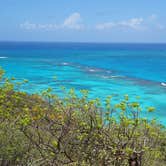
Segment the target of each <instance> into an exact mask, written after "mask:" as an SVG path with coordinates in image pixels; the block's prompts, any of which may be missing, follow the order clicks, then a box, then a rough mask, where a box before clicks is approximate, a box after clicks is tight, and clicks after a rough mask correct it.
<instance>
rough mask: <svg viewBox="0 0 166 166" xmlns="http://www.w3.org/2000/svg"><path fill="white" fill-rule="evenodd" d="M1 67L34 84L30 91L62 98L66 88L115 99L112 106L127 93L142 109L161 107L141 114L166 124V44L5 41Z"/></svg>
mask: <svg viewBox="0 0 166 166" xmlns="http://www.w3.org/2000/svg"><path fill="white" fill-rule="evenodd" d="M0 66H1V67H2V68H3V69H4V70H5V71H6V76H8V77H15V78H16V79H17V80H18V81H22V80H24V79H27V80H29V82H28V83H27V84H26V85H24V86H23V87H22V90H24V91H26V92H28V93H39V92H41V91H42V90H44V89H46V88H47V87H52V88H53V90H54V92H55V93H58V94H59V95H61V93H62V91H61V88H60V87H61V86H64V87H66V89H70V88H75V90H76V92H78V94H79V90H81V89H87V90H89V97H90V98H96V97H97V98H100V99H101V100H103V99H104V98H105V97H106V96H108V95H112V96H113V103H118V102H119V101H120V100H121V99H122V98H123V96H124V95H126V94H128V95H129V98H130V99H131V101H137V100H139V102H140V103H141V104H142V107H143V110H145V109H146V108H147V107H148V106H154V107H155V108H156V111H155V112H154V113H151V114H150V115H149V114H147V113H145V111H143V114H142V116H146V117H148V118H156V119H157V120H158V121H159V122H161V123H163V124H166V84H165V83H166V44H129V43H128V44H123V43H49V42H0ZM55 76H56V79H55ZM138 96H139V98H140V99H138Z"/></svg>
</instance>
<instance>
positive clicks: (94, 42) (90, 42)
mask: <svg viewBox="0 0 166 166" xmlns="http://www.w3.org/2000/svg"><path fill="white" fill-rule="evenodd" d="M2 42H6V43H7V42H9V43H10V42H15V43H21V42H22V43H80V44H81V43H82V44H86V43H87V44H166V42H111V41H110V42H107V41H101V42H100V41H47V40H46V41H43V40H42V41H38V40H32V41H31V40H0V43H2Z"/></svg>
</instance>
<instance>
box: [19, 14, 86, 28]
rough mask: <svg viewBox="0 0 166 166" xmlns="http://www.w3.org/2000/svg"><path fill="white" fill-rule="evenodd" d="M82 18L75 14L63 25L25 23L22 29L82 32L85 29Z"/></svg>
mask: <svg viewBox="0 0 166 166" xmlns="http://www.w3.org/2000/svg"><path fill="white" fill-rule="evenodd" d="M81 21H82V19H81V16H80V13H77V12H75V13H73V14H71V15H70V16H69V17H67V18H66V19H65V20H64V21H63V23H62V24H36V23H31V22H30V21H25V22H24V23H22V24H20V28H22V29H26V30H46V31H51V30H52V31H53V30H58V29H74V30H81V29H83V28H84V25H83V24H81Z"/></svg>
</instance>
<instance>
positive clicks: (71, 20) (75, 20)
mask: <svg viewBox="0 0 166 166" xmlns="http://www.w3.org/2000/svg"><path fill="white" fill-rule="evenodd" d="M80 22H81V16H80V13H73V14H72V15H70V16H69V17H68V18H66V19H65V21H64V23H63V27H65V28H70V29H77V30H79V29H82V28H83V25H82V24H80Z"/></svg>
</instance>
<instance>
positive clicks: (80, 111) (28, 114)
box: [0, 71, 166, 166]
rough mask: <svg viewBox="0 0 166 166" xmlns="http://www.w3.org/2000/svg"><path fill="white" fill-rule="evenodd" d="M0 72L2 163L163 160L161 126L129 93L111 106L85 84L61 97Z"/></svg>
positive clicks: (165, 134)
mask: <svg viewBox="0 0 166 166" xmlns="http://www.w3.org/2000/svg"><path fill="white" fill-rule="evenodd" d="M0 73H1V75H2V74H3V72H2V71H1V72H0ZM0 78H1V87H0V145H1V150H0V162H1V163H0V164H1V165H3V166H7V165H9V166H10V165H12V166H13V165H24V166H25V165H34V166H37V165H46V166H48V165H50V166H51V165H58V166H59V165H73V166H74V165H95V166H96V165H114V166H121V165H122V166H125V165H130V166H142V165H145V166H148V165H159V164H160V165H165V164H166V130H165V128H164V127H163V126H161V125H159V124H157V123H156V121H155V120H147V119H145V118H141V117H140V112H141V111H142V110H141V107H140V105H139V103H137V102H130V101H129V97H128V96H124V99H123V100H122V101H121V102H120V103H119V104H116V105H114V106H113V105H111V96H109V97H107V98H106V100H105V103H104V104H105V106H103V104H102V103H101V102H100V101H99V99H93V100H92V99H91V100H90V99H88V92H87V91H86V90H82V91H81V93H82V96H79V97H78V96H77V95H76V94H75V92H74V90H73V89H71V90H70V91H69V92H68V93H66V95H65V97H63V98H61V97H59V96H57V95H55V94H53V93H52V91H51V89H50V88H49V89H48V90H46V91H44V92H43V93H42V95H35V94H32V95H29V94H27V93H24V92H21V91H19V90H18V89H17V90H15V88H16V86H14V84H12V83H11V82H12V81H11V80H9V79H5V78H4V77H2V76H1V77H0ZM147 111H149V112H152V111H154V108H153V107H149V108H148V110H147Z"/></svg>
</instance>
